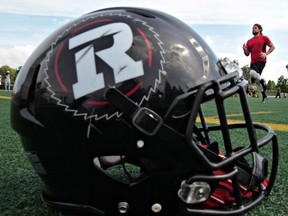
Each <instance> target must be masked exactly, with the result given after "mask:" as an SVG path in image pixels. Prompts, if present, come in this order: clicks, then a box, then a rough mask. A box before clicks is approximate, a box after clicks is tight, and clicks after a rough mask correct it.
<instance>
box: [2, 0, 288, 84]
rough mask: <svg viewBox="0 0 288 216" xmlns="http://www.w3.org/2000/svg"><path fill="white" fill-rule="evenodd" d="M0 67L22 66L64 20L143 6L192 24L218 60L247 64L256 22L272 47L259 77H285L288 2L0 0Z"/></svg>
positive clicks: (287, 42) (241, 64)
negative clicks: (245, 46)
mask: <svg viewBox="0 0 288 216" xmlns="http://www.w3.org/2000/svg"><path fill="white" fill-rule="evenodd" d="M0 5H1V7H0V67H1V66H3V65H8V66H10V67H12V68H17V67H18V66H22V65H23V64H24V63H25V61H26V60H27V58H28V57H29V56H30V55H31V54H32V52H33V51H34V50H35V48H36V47H37V46H38V45H39V44H40V43H41V42H42V41H43V40H44V39H45V38H46V37H48V36H49V35H50V34H51V33H53V32H54V31H55V30H57V29H58V28H60V27H61V26H62V25H63V24H65V23H67V22H69V21H72V20H73V19H75V18H78V17H79V16H81V15H83V14H85V13H89V12H92V11H95V10H98V9H103V8H107V7H115V6H116V7H117V6H130V7H145V8H152V9H157V10H160V11H163V12H166V13H168V14H171V15H173V16H175V17H177V18H179V19H180V20H182V21H183V22H185V23H187V24H188V25H189V26H190V27H191V28H193V29H194V30H195V31H196V32H197V33H198V34H199V35H200V36H202V37H203V38H204V40H205V41H206V42H207V43H208V44H209V45H210V47H211V48H212V50H213V51H214V52H215V53H216V55H217V56H218V57H219V58H224V57H228V58H230V59H231V60H234V59H235V60H238V62H239V66H240V67H243V66H245V65H249V64H250V57H246V56H245V55H244V54H243V50H242V45H243V43H244V42H246V41H247V40H248V39H250V38H251V37H252V36H253V35H252V25H253V24H254V23H260V24H261V25H262V26H263V34H264V35H267V36H268V37H269V38H270V39H271V41H272V42H273V43H274V45H275V46H276V49H275V50H274V52H273V53H272V54H270V55H269V56H268V60H267V64H266V67H265V69H264V71H263V74H262V76H263V77H264V78H265V79H266V80H267V81H268V80H273V81H274V82H276V83H277V80H278V78H279V77H280V76H282V75H283V76H284V77H286V78H287V77H288V72H287V69H286V65H287V64H288V22H287V20H288V13H287V7H288V1H287V0H274V1H271V0H253V1H251V0H233V1H231V0H221V1H216V0H201V1H196V0H166V1H164V0H157V1H155V0H101V1H100V0H49V1H47V0H37V1H35V0H0Z"/></svg>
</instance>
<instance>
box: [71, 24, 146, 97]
mask: <svg viewBox="0 0 288 216" xmlns="http://www.w3.org/2000/svg"><path fill="white" fill-rule="evenodd" d="M105 35H113V39H114V43H113V45H112V46H111V47H109V48H106V49H104V50H100V51H98V52H95V51H94V48H93V46H92V45H88V46H86V47H84V48H82V49H81V50H80V51H78V52H76V53H75V62H76V73H77V79H78V81H77V82H76V83H75V84H73V93H74V98H75V99H78V98H80V97H83V96H85V95H87V94H89V93H92V92H94V91H97V90H99V89H102V88H104V87H105V82H104V76H103V74H102V73H101V71H97V65H96V64H95V57H94V56H95V55H96V56H98V57H100V58H101V59H102V60H103V61H104V62H105V63H106V64H108V65H109V66H110V67H111V68H112V70H113V74H114V79H115V83H120V82H123V81H126V80H129V79H132V78H136V77H139V76H142V75H143V74H144V70H143V64H142V61H134V60H133V59H132V58H131V57H130V56H128V55H127V54H126V53H125V52H126V51H127V50H128V49H129V48H130V47H131V45H132V42H133V34H132V31H131V29H130V27H129V26H128V25H127V24H125V23H112V24H107V25H104V26H101V27H99V28H95V29H92V30H89V31H86V32H84V33H82V34H79V35H77V36H75V37H73V38H71V39H70V40H69V49H70V50H71V49H73V48H75V47H78V46H80V45H83V44H85V43H87V42H89V41H92V40H95V39H97V38H100V37H103V36H105Z"/></svg>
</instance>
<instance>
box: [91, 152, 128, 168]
mask: <svg viewBox="0 0 288 216" xmlns="http://www.w3.org/2000/svg"><path fill="white" fill-rule="evenodd" d="M123 157H124V156H118V155H117V156H116V155H112V156H103V157H95V158H94V159H93V164H94V166H96V167H98V168H100V169H105V168H107V167H111V166H113V165H115V164H117V163H118V162H120V161H121V160H122V158H123Z"/></svg>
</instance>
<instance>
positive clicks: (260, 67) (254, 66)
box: [250, 61, 266, 75]
mask: <svg viewBox="0 0 288 216" xmlns="http://www.w3.org/2000/svg"><path fill="white" fill-rule="evenodd" d="M265 65H266V62H262V61H258V62H255V63H254V64H251V65H250V70H255V71H256V72H257V73H259V74H260V75H261V74H262V71H263V69H264V67H265Z"/></svg>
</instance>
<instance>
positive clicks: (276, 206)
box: [0, 91, 288, 216]
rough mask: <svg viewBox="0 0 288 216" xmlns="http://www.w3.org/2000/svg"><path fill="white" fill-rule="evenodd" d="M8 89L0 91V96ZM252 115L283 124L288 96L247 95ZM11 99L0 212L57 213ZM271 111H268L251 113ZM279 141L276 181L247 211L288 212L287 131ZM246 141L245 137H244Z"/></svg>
mask: <svg viewBox="0 0 288 216" xmlns="http://www.w3.org/2000/svg"><path fill="white" fill-rule="evenodd" d="M1 95H2V96H3V95H5V96H9V95H11V93H8V92H4V91H0V96H1ZM248 100H249V104H250V110H251V113H252V117H253V119H255V121H257V122H265V123H274V124H275V123H277V124H286V129H288V128H287V127H288V126H287V125H288V120H287V113H286V110H287V108H288V99H274V98H271V99H270V100H269V101H268V102H267V103H266V104H262V103H261V99H259V98H248ZM236 101H237V98H231V100H229V102H228V103H227V104H226V105H227V107H229V109H228V110H227V114H235V113H239V111H240V106H239V104H238V103H237V102H236ZM204 108H205V114H207V115H209V116H214V115H215V110H212V109H210V107H209V106H207V107H204ZM9 109H10V100H9V99H1V98H0V128H1V133H0V148H1V151H0V215H1V216H17V215H19V216H20V215H21V216H38V215H39V216H40V215H41V216H42V215H47V216H60V215H62V214H61V213H60V212H57V211H52V210H50V209H47V208H46V206H45V205H44V204H43V202H42V200H41V181H40V180H39V178H38V176H37V175H36V174H35V173H34V171H33V169H32V168H31V166H30V164H29V162H28V160H27V159H26V156H25V154H24V152H23V149H22V146H21V143H20V140H19V138H18V136H17V134H16V133H15V132H14V131H13V130H12V129H11V126H10V113H9ZM259 112H270V114H253V113H259ZM241 118H242V117H241V116H237V115H236V116H230V117H229V119H232V120H239V119H241ZM276 133H277V135H278V141H279V150H280V151H279V152H280V161H279V167H278V175H277V181H276V183H275V187H274V188H273V190H272V194H271V196H269V197H268V198H267V199H266V201H265V202H263V204H262V205H260V206H258V207H256V208H255V209H254V210H253V211H252V212H249V213H248V214H247V215H263V216H264V215H267V216H268V215H269V216H270V215H275V216H276V215H279V216H281V215H283V216H284V215H285V216H286V215H288V205H287V203H288V196H287V192H288V190H287V185H288V174H287V171H286V168H287V167H286V165H287V164H288V151H287V136H288V132H287V131H284V130H283V131H276ZM234 139H236V140H237V139H238V140H241V135H239V134H238V133H236V134H235V137H234ZM243 142H245V141H243Z"/></svg>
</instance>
